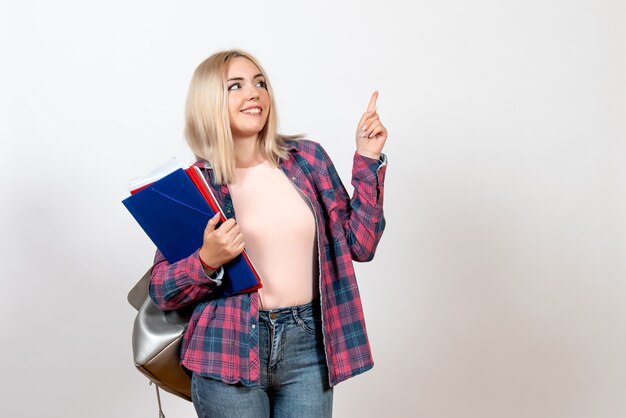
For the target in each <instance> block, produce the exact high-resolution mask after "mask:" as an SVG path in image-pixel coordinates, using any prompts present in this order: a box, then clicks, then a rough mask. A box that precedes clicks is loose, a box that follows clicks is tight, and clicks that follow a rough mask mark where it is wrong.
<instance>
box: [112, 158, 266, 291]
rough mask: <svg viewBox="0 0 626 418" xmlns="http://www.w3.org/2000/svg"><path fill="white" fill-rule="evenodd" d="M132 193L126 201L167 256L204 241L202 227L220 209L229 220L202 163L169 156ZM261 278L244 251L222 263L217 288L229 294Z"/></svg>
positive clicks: (178, 256) (181, 254) (174, 257)
mask: <svg viewBox="0 0 626 418" xmlns="http://www.w3.org/2000/svg"><path fill="white" fill-rule="evenodd" d="M130 190H131V196H129V197H128V198H126V199H124V200H123V201H122V203H123V204H124V206H126V209H128V211H129V212H130V213H131V214H132V215H133V217H134V218H135V220H136V221H137V222H138V223H139V225H140V226H141V227H142V228H143V230H144V231H145V232H146V234H147V235H148V236H149V237H150V239H151V240H152V242H154V244H155V245H156V246H157V248H158V249H159V250H160V251H161V253H163V255H164V256H165V258H167V261H169V262H170V263H175V262H177V261H179V260H182V259H183V258H186V257H189V256H190V255H191V254H193V253H194V252H195V251H196V250H197V249H199V248H200V247H201V246H202V242H203V236H204V229H205V228H206V225H207V222H208V221H209V219H211V218H212V217H213V216H215V214H216V213H219V214H220V219H221V221H222V222H224V221H225V220H226V217H225V216H224V213H223V211H222V210H221V208H220V205H219V203H218V202H217V200H216V199H215V196H214V195H213V192H212V191H211V188H210V187H209V185H208V184H207V182H206V179H205V178H204V175H203V174H202V172H201V171H200V168H198V167H193V166H192V167H188V168H185V165H184V164H182V163H181V162H179V161H177V160H171V161H170V162H168V163H166V164H164V165H163V166H161V167H159V168H157V169H156V170H154V171H153V172H151V173H150V174H148V175H147V176H144V177H142V178H139V179H137V180H135V181H134V182H132V183H131V185H130ZM261 287H262V285H261V280H260V278H259V275H258V273H257V271H256V269H255V268H254V266H253V264H252V262H251V261H250V258H249V257H248V254H247V253H246V251H245V250H244V251H243V252H242V253H241V254H240V255H238V256H237V257H235V258H234V259H233V260H231V261H229V262H228V263H226V264H225V265H224V278H223V280H222V285H221V286H220V287H219V290H218V291H216V292H217V293H219V294H221V295H225V296H230V295H235V294H238V293H246V292H253V291H255V290H257V289H259V288H261Z"/></svg>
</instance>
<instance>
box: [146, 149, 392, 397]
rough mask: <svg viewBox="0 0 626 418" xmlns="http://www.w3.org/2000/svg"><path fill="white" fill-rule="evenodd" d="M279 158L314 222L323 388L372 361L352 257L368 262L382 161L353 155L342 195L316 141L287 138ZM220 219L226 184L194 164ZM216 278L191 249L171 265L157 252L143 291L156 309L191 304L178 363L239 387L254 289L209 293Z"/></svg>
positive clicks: (253, 349)
mask: <svg viewBox="0 0 626 418" xmlns="http://www.w3.org/2000/svg"><path fill="white" fill-rule="evenodd" d="M287 144H288V146H289V157H288V158H287V159H285V160H283V161H282V162H281V163H280V168H281V169H282V170H283V172H284V173H285V174H286V175H287V177H288V178H289V179H290V180H291V181H292V182H293V183H294V184H295V185H296V186H297V187H298V188H299V189H300V190H301V191H302V192H303V193H304V195H305V196H306V197H307V198H308V199H309V200H310V202H311V204H312V207H313V211H314V213H315V218H316V223H317V239H318V248H319V262H320V269H319V270H320V301H321V305H322V321H323V330H324V346H325V349H326V362H327V365H328V373H329V376H328V381H329V383H330V385H331V386H334V385H336V384H337V383H339V382H341V381H343V380H346V379H348V378H349V377H352V376H355V375H357V374H360V373H363V372H364V371H366V370H369V369H371V368H372V366H373V364H374V363H373V360H372V355H371V351H370V346H369V341H368V338H367V331H366V329H365V321H364V318H363V310H362V307H361V298H360V296H359V290H358V286H357V281H356V277H355V274H354V266H353V264H352V261H353V260H355V261H369V260H371V259H372V258H373V257H374V252H375V250H376V246H377V244H378V241H379V240H380V237H381V236H382V233H383V229H384V227H385V219H384V216H383V191H384V189H383V181H384V177H385V171H386V158H385V157H383V159H382V162H381V161H380V160H374V159H371V158H367V157H363V156H361V155H359V154H357V153H355V155H354V162H353V168H352V185H353V186H354V194H353V196H352V198H351V199H350V197H349V196H348V194H347V192H346V189H345V187H344V186H343V184H342V183H341V179H340V178H339V175H338V174H337V171H336V170H335V167H334V165H333V163H332V161H331V160H330V158H329V157H328V155H327V154H326V152H325V151H324V149H323V148H322V147H321V146H320V145H319V144H317V143H315V142H313V141H309V140H298V141H288V142H287ZM199 165H200V166H201V167H204V168H205V170H203V172H204V174H205V176H206V177H207V181H208V183H209V184H210V185H212V187H213V192H214V194H215V196H216V198H217V199H218V200H219V202H220V205H221V206H222V209H223V210H224V212H225V215H226V217H234V216H235V213H234V209H233V203H232V200H231V196H230V193H229V190H228V186H226V185H215V184H214V182H213V172H212V170H211V168H210V166H209V165H208V164H205V163H199ZM220 284H221V276H220V275H219V274H218V275H217V277H208V276H207V275H206V274H205V273H204V270H203V268H202V265H201V263H200V259H199V258H198V252H197V251H196V252H195V253H194V254H192V255H191V256H189V257H187V258H185V259H182V260H180V261H178V262H176V263H174V264H170V263H168V261H167V260H166V259H165V258H164V257H163V255H162V254H161V253H160V252H159V251H157V253H156V256H155V260H154V266H153V268H152V280H151V282H150V296H151V298H152V299H153V301H154V303H155V304H156V305H157V306H158V307H159V308H160V309H162V310H170V309H177V308H180V307H183V306H186V305H189V304H196V307H195V309H194V313H193V315H192V318H191V320H190V322H189V327H188V328H187V331H186V333H185V336H184V340H183V347H182V351H181V363H182V365H183V366H185V367H186V368H187V369H189V370H191V371H193V372H195V373H199V374H200V375H202V376H205V377H211V378H214V379H218V380H221V381H223V382H226V383H236V382H241V383H242V384H243V385H245V386H258V385H259V384H260V376H261V372H260V363H259V330H258V320H259V298H258V293H256V292H254V293H247V294H241V295H235V296H229V297H214V298H212V297H211V293H212V291H213V290H214V289H215V288H216V286H219V285H220Z"/></svg>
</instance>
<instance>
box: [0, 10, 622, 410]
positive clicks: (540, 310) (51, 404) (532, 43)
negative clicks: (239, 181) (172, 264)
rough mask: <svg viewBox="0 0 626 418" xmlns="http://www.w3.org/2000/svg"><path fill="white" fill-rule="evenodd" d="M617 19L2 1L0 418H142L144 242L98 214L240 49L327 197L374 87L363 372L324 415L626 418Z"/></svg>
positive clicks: (180, 405) (168, 406)
mask: <svg viewBox="0 0 626 418" xmlns="http://www.w3.org/2000/svg"><path fill="white" fill-rule="evenodd" d="M625 21H626V8H625V6H624V2H622V1H620V0H614V1H598V0H595V1H593V0H576V1H566V0H548V1H546V0H530V1H528V0H527V1H510V0H507V1H495V0H476V1H473V2H467V1H463V0H448V1H432V2H426V1H417V2H404V1H399V0H388V1H382V2H375V1H356V0H352V1H346V2H329V1H317V2H308V3H304V2H287V1H274V2H251V1H238V2H208V1H205V2H200V1H187V2H185V1H183V2H170V1H150V2H148V1H145V2H141V1H136V2H132V1H108V2H81V1H63V0H61V1H56V2H45V1H23V2H10V1H8V0H3V1H1V2H0V138H1V143H0V144H1V145H0V147H1V148H0V158H1V161H0V170H1V172H0V174H1V175H0V185H1V191H2V198H1V199H0V201H1V203H0V210H1V217H0V227H1V230H0V262H1V264H0V265H1V266H2V267H1V268H0V271H1V275H2V277H1V280H0V295H1V296H2V299H1V300H2V303H0V316H1V318H2V320H1V322H0V323H1V333H0V334H1V337H0V338H2V342H1V343H2V344H1V345H2V355H1V356H0V373H1V375H2V378H1V379H0V398H1V399H2V401H1V402H0V408H1V409H2V412H0V414H1V415H2V416H6V417H39V416H46V417H155V416H156V409H155V405H156V402H155V399H154V393H153V389H152V388H151V387H148V385H147V381H146V379H144V378H143V377H142V376H141V375H140V374H139V373H138V372H136V371H135V370H134V367H133V365H132V359H131V348H130V332H131V327H132V320H133V318H134V311H133V309H132V308H131V307H130V306H129V305H128V304H127V303H126V293H127V291H128V290H129V289H130V287H131V286H132V285H133V284H134V282H135V281H136V280H137V279H138V278H139V276H140V275H141V274H142V273H143V272H144V270H145V269H146V268H147V267H148V266H149V265H150V263H151V260H152V255H153V251H154V248H153V246H152V244H151V243H150V242H149V241H148V239H147V238H146V237H145V236H144V234H143V232H142V231H141V230H140V229H139V227H138V226H137V225H136V224H135V222H134V220H133V219H132V218H131V216H130V215H129V214H128V213H127V212H126V211H125V209H124V207H123V206H122V204H121V203H120V201H121V200H122V199H123V198H124V197H125V196H126V191H125V187H126V184H127V182H128V180H129V179H131V178H132V177H135V176H138V175H141V174H143V173H145V172H147V171H148V170H149V169H151V168H153V167H154V166H156V165H158V164H160V163H161V162H163V161H164V160H166V159H168V158H169V157H171V156H178V157H181V158H183V159H190V158H191V155H190V153H189V151H188V150H187V148H186V145H185V143H184V140H183V137H182V115H183V105H184V98H185V94H186V89H187V84H188V82H189V79H190V76H191V73H192V71H193V69H194V68H195V66H196V65H197V64H198V63H199V62H200V61H201V60H202V59H204V58H205V57H206V56H208V55H209V54H211V53H212V52H215V51H217V50H220V49H223V48H229V47H240V48H243V49H246V50H249V51H250V52H252V53H253V54H255V55H256V56H257V57H258V58H259V59H260V60H261V62H262V63H263V65H264V66H265V68H266V70H267V71H268V73H269V76H270V77H271V80H272V83H273V85H274V87H275V94H276V98H277V103H278V111H279V115H280V120H281V128H282V129H281V130H282V132H285V133H299V132H305V133H307V134H308V135H309V137H310V138H312V139H315V140H317V141H319V142H321V143H322V144H323V145H324V146H325V147H326V149H327V150H328V152H329V154H330V155H331V156H332V157H333V159H334V161H335V163H336V165H337V167H338V169H339V171H340V174H341V175H342V178H343V180H344V182H345V183H346V184H348V183H349V173H350V166H351V157H352V153H353V150H354V139H353V135H354V130H355V128H356V123H357V121H358V119H359V116H360V114H361V113H362V112H363V111H364V109H365V106H366V105H367V100H368V98H369V95H370V94H371V92H372V90H374V89H375V88H377V89H379V90H380V100H379V105H378V107H379V110H380V114H381V117H382V119H383V120H384V122H385V123H386V125H387V127H388V129H389V133H390V136H389V141H388V145H387V147H386V153H387V154H388V156H389V170H388V176H387V183H386V216H387V219H388V227H387V230H386V232H385V235H384V236H383V240H382V242H381V244H380V247H379V251H378V254H377V256H376V258H375V260H374V261H373V262H372V263H369V264H361V265H358V266H357V269H358V274H359V278H360V284H361V291H362V297H363V301H364V305H365V313H366V318H367V321H368V329H369V332H370V338H371V344H372V347H373V351H374V356H375V361H376V366H375V367H374V369H373V370H372V371H371V372H368V373H366V374H364V375H362V376H360V377H357V378H355V379H352V380H349V381H347V382H345V383H342V384H341V385H339V386H338V387H337V389H336V392H335V409H334V411H335V416H337V417H428V418H444V417H445V418H448V417H481V418H483V417H494V418H495V417H498V418H500V417H510V418H517V417H520V418H522V417H524V418H526V417H568V418H569V417H573V418H577V417H581V418H582V417H594V418H597V417H600V418H609V417H623V416H626V397H624V390H625V389H626V303H625V302H626V300H625V296H624V295H626V282H625V281H624V278H625V277H626V261H625V260H626V257H625V254H626V221H625V215H624V214H625V213H626V200H625V197H624V186H626V170H625V169H624V167H625V164H626V158H625V155H626V144H625V141H624V139H625V136H626V135H625V134H626V126H625V116H626V83H625V79H624V74H626V59H625V51H626V31H625V27H626V25H624V22H625ZM163 403H164V407H165V412H166V414H167V416H168V417H192V416H194V411H193V407H192V405H191V404H190V403H187V402H184V401H182V400H178V399H177V398H175V397H173V396H170V395H167V394H166V395H164V399H163Z"/></svg>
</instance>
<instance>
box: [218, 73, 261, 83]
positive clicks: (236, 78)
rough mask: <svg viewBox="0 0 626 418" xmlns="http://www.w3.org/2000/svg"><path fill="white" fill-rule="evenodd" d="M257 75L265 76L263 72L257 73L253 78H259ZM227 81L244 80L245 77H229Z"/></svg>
mask: <svg viewBox="0 0 626 418" xmlns="http://www.w3.org/2000/svg"><path fill="white" fill-rule="evenodd" d="M257 77H263V74H261V73H259V74H256V75H255V76H254V77H252V78H257ZM226 81H243V77H233V78H229V79H228V80H226Z"/></svg>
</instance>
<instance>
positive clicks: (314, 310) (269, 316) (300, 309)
mask: <svg viewBox="0 0 626 418" xmlns="http://www.w3.org/2000/svg"><path fill="white" fill-rule="evenodd" d="M321 316H322V313H321V306H320V300H319V299H315V300H313V301H311V302H309V303H305V304H304V305H298V306H290V307H287V308H276V309H270V310H268V311H263V310H260V311H259V321H260V322H271V323H274V324H278V323H286V322H292V321H294V317H298V318H301V319H307V318H321Z"/></svg>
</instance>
